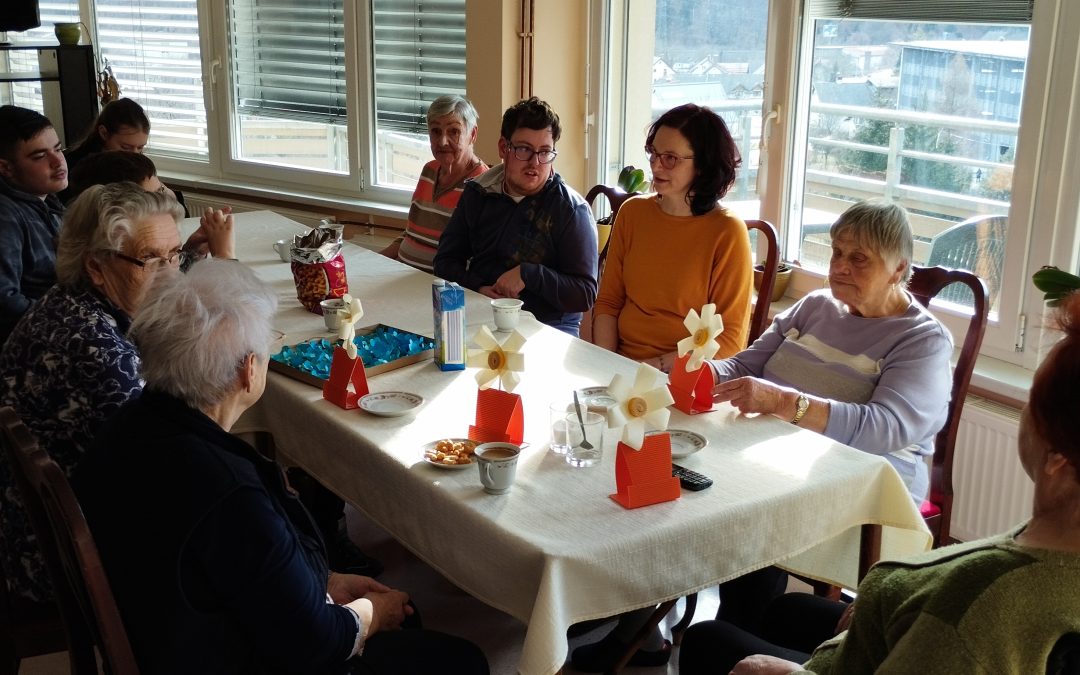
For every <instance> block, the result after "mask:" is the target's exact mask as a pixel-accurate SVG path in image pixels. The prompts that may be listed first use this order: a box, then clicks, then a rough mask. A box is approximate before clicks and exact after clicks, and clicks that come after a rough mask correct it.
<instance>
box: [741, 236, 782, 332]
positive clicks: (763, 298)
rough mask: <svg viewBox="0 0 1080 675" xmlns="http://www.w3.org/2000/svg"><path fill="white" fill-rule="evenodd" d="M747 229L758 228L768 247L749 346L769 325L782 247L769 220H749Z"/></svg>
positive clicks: (755, 305)
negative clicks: (777, 266) (778, 243)
mask: <svg viewBox="0 0 1080 675" xmlns="http://www.w3.org/2000/svg"><path fill="white" fill-rule="evenodd" d="M746 229H748V230H757V231H758V232H761V235H762V236H764V237H765V243H766V245H767V246H768V249H767V251H766V254H765V262H764V263H762V266H763V267H764V269H763V270H762V273H761V284H760V285H759V286H758V292H757V300H755V301H754V313H753V315H752V316H751V317H750V333H749V339H748V340H747V346H750V345H752V344H754V341H755V340H757V339H758V338H759V337H761V334H762V333H764V332H765V329H766V328H768V327H769V305H770V304H771V300H772V291H773V284H775V283H776V264H777V262H779V260H780V247H779V246H778V245H777V243H776V228H775V227H773V224H772V223H770V222H769V221H767V220H748V221H746Z"/></svg>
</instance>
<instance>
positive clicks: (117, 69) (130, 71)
mask: <svg viewBox="0 0 1080 675" xmlns="http://www.w3.org/2000/svg"><path fill="white" fill-rule="evenodd" d="M93 4H94V12H95V15H96V18H97V41H96V42H95V44H96V46H97V48H98V58H99V59H101V62H102V64H103V65H109V66H110V67H111V68H112V72H113V75H114V76H115V77H116V80H117V82H118V83H119V85H120V91H121V94H122V95H123V96H125V97H127V98H131V99H134V100H136V101H138V102H139V104H140V105H142V107H143V108H144V109H145V110H146V114H147V116H148V117H149V118H150V122H151V126H152V129H151V134H150V143H149V145H148V150H149V151H150V152H152V153H154V154H155V155H166V156H171V157H178V158H185V159H194V160H200V161H203V162H205V161H206V160H207V159H208V157H209V154H210V148H209V143H208V138H207V126H206V109H205V107H204V103H203V79H202V78H203V74H202V73H203V71H202V56H201V51H200V47H199V16H198V3H197V0H95V1H94V3H93Z"/></svg>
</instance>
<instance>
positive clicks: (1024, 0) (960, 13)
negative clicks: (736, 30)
mask: <svg viewBox="0 0 1080 675" xmlns="http://www.w3.org/2000/svg"><path fill="white" fill-rule="evenodd" d="M807 6H808V8H809V10H810V16H812V17H814V18H816V19H817V18H849V19H892V20H897V21H933V22H934V23H949V22H954V21H955V22H976V23H1031V12H1032V9H1033V7H1034V0H807Z"/></svg>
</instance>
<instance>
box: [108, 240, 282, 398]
mask: <svg viewBox="0 0 1080 675" xmlns="http://www.w3.org/2000/svg"><path fill="white" fill-rule="evenodd" d="M277 304H278V300H277V295H276V294H275V293H274V291H273V290H272V289H271V288H270V286H269V285H268V284H266V283H265V282H263V281H261V280H260V279H259V278H258V277H256V276H255V273H254V272H252V271H251V270H250V269H248V268H247V266H245V265H243V264H241V263H239V262H235V261H230V260H214V259H207V260H202V261H200V262H198V263H195V265H194V266H193V267H192V268H191V269H190V270H189V271H188V273H187V274H180V273H173V274H159V275H157V277H156V278H155V279H154V282H153V285H152V286H151V288H150V291H149V292H148V293H147V296H146V299H145V300H144V301H143V303H142V305H141V306H140V307H139V309H138V310H137V311H136V312H135V317H134V319H133V320H132V322H131V329H130V330H129V331H128V336H129V337H130V338H131V340H132V342H134V343H135V346H136V347H138V348H139V354H140V358H141V360H142V365H141V367H140V374H141V375H142V377H143V378H144V379H145V380H146V386H147V387H148V388H151V389H155V390H157V391H163V392H166V393H168V394H171V395H173V396H175V397H176V398H179V399H180V400H182V401H184V402H185V403H187V404H188V405H189V406H191V407H193V408H197V409H204V408H206V407H207V406H210V405H215V404H217V403H220V402H222V401H224V400H225V398H226V397H227V396H228V395H229V394H230V393H231V392H233V391H234V390H235V389H236V387H237V386H238V377H239V370H238V369H239V368H240V365H241V364H242V363H243V361H244V359H245V358H247V356H248V354H255V355H256V357H257V358H258V359H260V360H263V361H265V359H266V358H267V357H268V351H269V349H270V346H271V344H272V343H273V341H274V338H275V336H274V331H273V329H272V328H271V326H270V321H271V319H272V318H273V316H274V313H275V312H276V311H277Z"/></svg>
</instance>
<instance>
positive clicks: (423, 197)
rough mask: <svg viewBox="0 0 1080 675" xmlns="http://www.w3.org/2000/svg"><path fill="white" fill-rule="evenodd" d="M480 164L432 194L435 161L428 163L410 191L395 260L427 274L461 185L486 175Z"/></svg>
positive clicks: (437, 171)
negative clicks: (410, 194) (406, 215)
mask: <svg viewBox="0 0 1080 675" xmlns="http://www.w3.org/2000/svg"><path fill="white" fill-rule="evenodd" d="M487 169H488V167H487V165H486V164H484V163H483V162H478V163H477V164H476V166H475V167H473V169H472V171H470V172H469V173H468V175H466V176H464V177H463V178H462V179H461V180H459V181H458V182H457V183H455V184H454V185H452V186H451V187H450V188H448V189H445V190H443V191H442V192H439V193H436V192H435V184H436V183H437V182H438V176H439V161H438V160H434V159H433V160H431V161H430V162H428V163H427V164H426V165H424V169H423V171H421V172H420V180H418V181H417V182H416V190H414V191H413V196H412V206H411V207H410V208H409V223H408V225H406V226H405V234H404V235H403V237H402V240H401V247H400V248H399V249H398V260H400V261H401V262H403V263H405V264H407V265H412V266H413V267H415V268H417V269H421V270H424V271H425V272H431V261H432V259H434V258H435V251H436V250H438V248H439V237H441V236H442V233H443V231H444V230H446V223H448V222H450V215H451V214H452V213H453V212H454V209H455V208H457V204H458V200H459V199H461V191H462V189H463V188H464V187H465V181H466V180H469V179H471V178H476V177H477V176H479V175H480V174H482V173H484V172H485V171H487Z"/></svg>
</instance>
